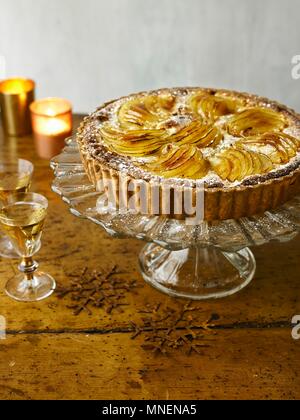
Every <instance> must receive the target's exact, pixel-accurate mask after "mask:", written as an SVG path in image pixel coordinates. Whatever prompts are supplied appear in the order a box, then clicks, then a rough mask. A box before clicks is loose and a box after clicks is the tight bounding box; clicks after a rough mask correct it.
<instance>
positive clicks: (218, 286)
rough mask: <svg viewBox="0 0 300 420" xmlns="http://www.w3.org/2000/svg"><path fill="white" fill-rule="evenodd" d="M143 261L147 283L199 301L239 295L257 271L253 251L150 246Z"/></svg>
mask: <svg viewBox="0 0 300 420" xmlns="http://www.w3.org/2000/svg"><path fill="white" fill-rule="evenodd" d="M139 261H140V267H141V272H142V276H143V278H144V280H145V281H146V282H147V283H149V284H151V285H152V286H153V287H155V288H156V289H158V290H160V291H161V292H164V293H166V294H168V295H170V296H176V297H183V298H188V299H195V300H203V299H214V298H221V297H225V296H229V295H232V294H233V293H236V292H238V291H239V290H241V289H243V288H244V287H245V286H247V284H249V283H250V281H251V280H252V278H253V276H254V273H255V268H256V263H255V258H254V256H253V254H252V252H251V251H250V249H249V248H244V249H242V250H240V251H237V252H225V251H221V250H219V249H218V248H215V247H209V248H188V249H183V250H180V251H170V250H167V249H165V248H162V247H160V246H159V245H156V244H153V243H149V244H147V245H146V246H145V247H144V248H143V249H142V251H141V253H140V257H139Z"/></svg>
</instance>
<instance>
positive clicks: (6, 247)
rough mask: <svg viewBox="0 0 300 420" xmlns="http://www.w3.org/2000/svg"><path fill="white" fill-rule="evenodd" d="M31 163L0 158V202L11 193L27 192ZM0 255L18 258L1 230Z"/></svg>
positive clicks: (31, 169) (30, 176) (3, 201)
mask: <svg viewBox="0 0 300 420" xmlns="http://www.w3.org/2000/svg"><path fill="white" fill-rule="evenodd" d="M32 173H33V164H32V163H31V162H29V161H28V160H25V159H17V160H9V159H1V160H0V202H2V203H5V202H6V200H7V198H8V197H9V196H10V195H12V194H17V193H20V192H22V193H23V192H27V191H28V190H29V188H30V184H31V178H32ZM0 256H1V257H4V258H19V255H18V254H17V252H16V251H15V249H14V247H13V245H12V243H11V241H10V239H9V237H8V236H6V235H3V234H2V232H1V237H0Z"/></svg>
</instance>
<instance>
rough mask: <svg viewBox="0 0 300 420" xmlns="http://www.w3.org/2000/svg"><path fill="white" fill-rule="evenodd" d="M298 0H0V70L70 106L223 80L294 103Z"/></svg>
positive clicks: (298, 94) (298, 91) (83, 107)
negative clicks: (0, 63)
mask: <svg viewBox="0 0 300 420" xmlns="http://www.w3.org/2000/svg"><path fill="white" fill-rule="evenodd" d="M299 16H300V1H299V0H285V1H283V0H0V56H1V55H2V56H4V57H5V62H6V74H7V76H12V75H24V76H28V77H32V78H33V79H35V80H36V81H37V84H38V91H37V94H38V96H39V97H44V96H56V95H59V96H62V97H66V98H68V99H70V100H71V101H72V102H73V104H74V109H75V111H81V112H89V111H92V110H93V109H94V108H95V107H96V106H97V105H98V104H100V103H101V102H103V101H105V100H108V99H111V98H114V97H118V96H121V95H124V94H127V93H130V92H134V91H139V90H143V89H150V88H158V87H163V86H176V85H203V86H215V87H227V88H230V87H231V88H234V89H240V90H246V91H250V92H255V93H259V94H261V95H266V96H269V97H271V98H274V99H277V100H280V101H282V102H284V103H287V104H289V105H290V106H292V107H295V108H297V109H298V110H299V111H300V79H299V80H293V78H292V76H291V69H292V64H291V60H292V57H293V56H294V55H297V54H300V18H299Z"/></svg>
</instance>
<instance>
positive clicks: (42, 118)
mask: <svg viewBox="0 0 300 420" xmlns="http://www.w3.org/2000/svg"><path fill="white" fill-rule="evenodd" d="M30 111H31V121H32V129H33V132H34V138H35V145H36V150H37V153H38V155H39V157H41V158H44V159H51V158H52V157H53V156H55V155H57V154H59V153H60V151H61V149H62V148H63V147H64V145H65V139H66V138H67V137H69V136H70V135H71V134H72V105H71V104H70V102H69V101H67V100H65V99H61V98H45V99H41V100H38V101H35V102H33V103H32V104H31V105H30Z"/></svg>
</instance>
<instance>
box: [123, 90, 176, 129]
mask: <svg viewBox="0 0 300 420" xmlns="http://www.w3.org/2000/svg"><path fill="white" fill-rule="evenodd" d="M175 102H176V98H175V97H174V96H172V95H171V94H162V95H146V96H141V97H139V98H134V99H131V100H129V101H127V102H125V103H124V104H123V105H121V107H120V109H119V112H118V120H119V124H120V126H121V127H123V128H129V129H130V128H138V127H145V128H152V127H154V126H156V125H157V124H158V123H159V122H161V121H164V120H166V119H168V118H170V116H171V114H172V111H173V109H174V105H175Z"/></svg>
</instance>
